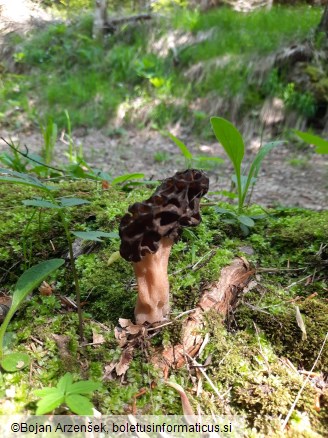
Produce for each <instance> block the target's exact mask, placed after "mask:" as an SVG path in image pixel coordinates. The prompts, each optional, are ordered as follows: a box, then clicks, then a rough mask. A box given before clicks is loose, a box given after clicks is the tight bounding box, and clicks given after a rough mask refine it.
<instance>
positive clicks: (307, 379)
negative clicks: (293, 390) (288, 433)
mask: <svg viewBox="0 0 328 438" xmlns="http://www.w3.org/2000/svg"><path fill="white" fill-rule="evenodd" d="M327 339H328V332H327V333H326V336H325V339H324V340H323V343H322V345H321V348H320V351H319V353H318V356H317V358H316V360H315V361H314V364H313V366H312V368H311V370H310V374H308V376H307V378H306V379H305V381H304V383H303V385H302V386H301V389H300V390H299V391H298V394H297V396H296V398H295V400H294V403H293V404H292V406H291V408H290V409H289V412H288V414H287V416H286V418H285V420H284V422H283V424H282V430H284V429H285V428H286V426H287V423H288V421H289V419H290V417H291V415H292V413H293V411H294V409H295V406H296V405H297V402H298V400H299V399H300V397H301V394H302V392H303V390H304V388H305V386H306V384H307V383H308V381H309V379H310V375H311V373H312V371H313V370H314V368H315V366H316V365H317V363H318V360H319V359H320V356H321V354H322V352H323V348H324V346H325V343H326V341H327Z"/></svg>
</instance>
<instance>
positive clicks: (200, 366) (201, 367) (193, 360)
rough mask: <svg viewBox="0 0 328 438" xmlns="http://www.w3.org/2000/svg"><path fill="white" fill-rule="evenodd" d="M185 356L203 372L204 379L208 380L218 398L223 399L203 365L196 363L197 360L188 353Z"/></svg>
mask: <svg viewBox="0 0 328 438" xmlns="http://www.w3.org/2000/svg"><path fill="white" fill-rule="evenodd" d="M186 356H188V358H189V359H190V360H191V361H192V362H193V365H195V366H197V369H199V371H200V372H201V373H202V374H203V376H204V377H205V379H206V380H207V381H208V383H209V384H210V386H211V388H212V389H213V391H214V392H215V394H216V395H217V396H218V397H219V399H220V400H223V396H222V395H221V394H220V393H219V391H218V389H217V387H216V386H215V385H214V383H213V382H212V380H211V379H210V378H209V377H208V375H207V374H206V372H205V371H204V369H203V365H202V364H200V363H198V362H197V360H195V359H194V358H193V357H191V356H190V355H189V354H188V353H186Z"/></svg>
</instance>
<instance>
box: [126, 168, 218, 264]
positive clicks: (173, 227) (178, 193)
mask: <svg viewBox="0 0 328 438" xmlns="http://www.w3.org/2000/svg"><path fill="white" fill-rule="evenodd" d="M208 185H209V179H208V177H207V176H206V175H205V173H204V172H203V171H201V170H196V169H188V170H186V171H184V172H177V173H176V174H175V175H173V176H172V177H171V178H167V179H165V180H164V181H163V182H162V184H161V185H160V186H159V187H158V188H157V190H156V191H155V193H154V194H153V195H152V196H151V197H150V198H149V199H147V200H146V201H143V202H136V203H135V204H133V205H131V206H130V207H129V209H128V211H129V213H127V214H126V215H124V216H123V218H122V220H121V223H120V228H119V232H120V237H121V247H120V253H121V256H122V257H123V258H124V259H125V260H128V261H132V262H139V261H140V260H141V259H142V258H143V256H145V255H146V254H149V253H151V254H153V253H155V252H156V251H157V249H158V245H159V241H160V240H161V238H162V237H168V238H170V239H172V240H173V241H175V240H177V238H178V237H179V235H180V231H181V228H182V227H186V226H188V227H192V226H196V225H198V224H199V223H200V222H201V216H200V213H199V204H200V198H201V197H202V196H204V195H205V194H206V193H207V191H208Z"/></svg>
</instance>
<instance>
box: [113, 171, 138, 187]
mask: <svg viewBox="0 0 328 438" xmlns="http://www.w3.org/2000/svg"><path fill="white" fill-rule="evenodd" d="M144 176H145V174H144V173H127V174H125V175H121V176H118V177H117V178H114V179H113V180H112V182H111V184H112V185H113V186H115V185H116V184H120V183H124V182H125V181H129V180H130V179H140V178H144Z"/></svg>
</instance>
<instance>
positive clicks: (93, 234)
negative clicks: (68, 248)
mask: <svg viewBox="0 0 328 438" xmlns="http://www.w3.org/2000/svg"><path fill="white" fill-rule="evenodd" d="M72 234H74V236H76V237H79V238H80V239H83V240H95V241H96V242H102V240H101V239H100V237H109V238H112V239H117V238H118V237H119V235H118V234H117V233H114V232H112V233H105V232H103V231H72Z"/></svg>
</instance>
